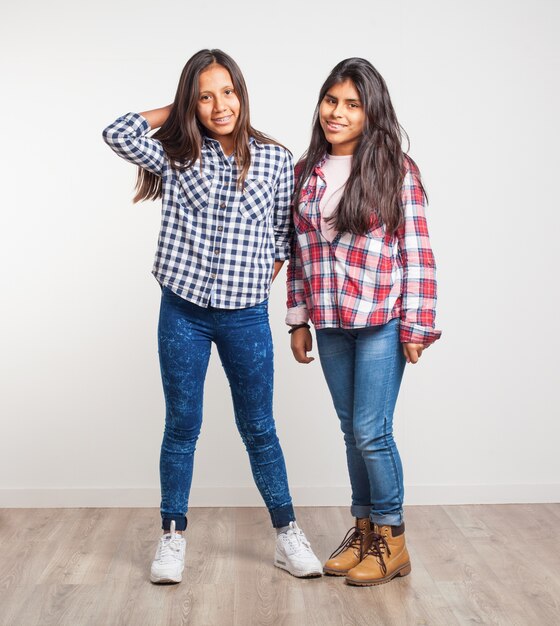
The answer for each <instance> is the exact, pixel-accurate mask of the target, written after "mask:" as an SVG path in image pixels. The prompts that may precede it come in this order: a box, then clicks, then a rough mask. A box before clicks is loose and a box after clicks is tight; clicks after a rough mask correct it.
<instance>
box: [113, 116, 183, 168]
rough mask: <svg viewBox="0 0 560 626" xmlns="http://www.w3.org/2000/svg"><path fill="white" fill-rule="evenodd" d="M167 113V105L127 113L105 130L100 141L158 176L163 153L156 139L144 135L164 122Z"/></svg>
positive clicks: (164, 157) (163, 162)
mask: <svg viewBox="0 0 560 626" xmlns="http://www.w3.org/2000/svg"><path fill="white" fill-rule="evenodd" d="M170 110H171V106H168V107H163V108H162V109H154V110H153V111H146V112H144V113H142V114H138V113H127V114H126V115H123V116H122V117H119V118H118V119H117V120H115V121H114V122H113V123H112V124H110V125H109V126H107V128H105V130H104V131H103V139H104V140H105V143H106V144H107V145H108V146H109V147H110V148H111V149H112V150H113V151H114V152H115V153H116V154H118V155H119V156H120V157H121V158H123V159H125V160H126V161H128V162H130V163H134V164H135V165H138V166H140V167H142V168H144V169H146V170H148V171H150V172H152V173H153V174H156V175H157V176H161V175H162V174H163V167H164V165H165V162H166V160H167V157H166V155H165V151H164V150H163V147H162V145H161V143H160V142H159V141H158V140H157V139H153V138H151V137H148V136H147V135H148V133H149V132H150V130H152V129H153V128H156V127H157V126H161V124H163V123H164V122H165V120H166V119H167V117H168V116H169V111H170Z"/></svg>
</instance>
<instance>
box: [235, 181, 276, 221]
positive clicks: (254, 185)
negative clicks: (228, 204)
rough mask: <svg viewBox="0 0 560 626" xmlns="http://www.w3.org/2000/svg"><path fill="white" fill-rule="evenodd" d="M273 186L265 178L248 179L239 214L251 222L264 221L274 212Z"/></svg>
mask: <svg viewBox="0 0 560 626" xmlns="http://www.w3.org/2000/svg"><path fill="white" fill-rule="evenodd" d="M273 205H274V193H273V190H272V185H271V184H270V183H268V182H267V181H266V180H265V179H264V178H247V180H246V181H245V188H244V189H243V195H242V196H241V201H240V203H239V212H240V213H241V215H242V216H243V217H245V218H247V219H250V220H257V221H259V222H260V221H262V220H263V219H264V218H265V217H266V216H267V215H268V214H269V213H270V211H271V210H272V207H273Z"/></svg>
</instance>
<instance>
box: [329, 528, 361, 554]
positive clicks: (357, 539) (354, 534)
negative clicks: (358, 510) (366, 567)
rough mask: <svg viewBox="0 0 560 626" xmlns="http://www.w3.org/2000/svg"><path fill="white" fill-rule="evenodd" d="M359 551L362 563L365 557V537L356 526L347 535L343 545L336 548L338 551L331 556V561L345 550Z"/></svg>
mask: <svg viewBox="0 0 560 626" xmlns="http://www.w3.org/2000/svg"><path fill="white" fill-rule="evenodd" d="M349 549H353V550H358V551H359V553H360V561H361V560H362V557H363V550H364V536H363V533H361V532H360V530H359V529H358V528H356V526H352V528H350V529H349V530H348V532H347V533H346V536H345V537H344V539H343V540H342V543H341V544H340V545H339V546H338V548H336V550H335V551H334V552H333V553H332V554H331V555H330V557H329V559H334V557H335V556H338V555H339V554H341V553H342V552H344V550H349Z"/></svg>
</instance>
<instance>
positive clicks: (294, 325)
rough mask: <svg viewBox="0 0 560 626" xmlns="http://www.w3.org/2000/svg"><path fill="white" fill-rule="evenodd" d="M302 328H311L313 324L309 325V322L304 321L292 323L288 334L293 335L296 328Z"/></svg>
mask: <svg viewBox="0 0 560 626" xmlns="http://www.w3.org/2000/svg"><path fill="white" fill-rule="evenodd" d="M300 328H307V329H309V328H311V326H309V324H307V322H303V323H302V324H290V330H289V331H288V335H291V334H292V333H293V332H295V331H296V330H299V329H300Z"/></svg>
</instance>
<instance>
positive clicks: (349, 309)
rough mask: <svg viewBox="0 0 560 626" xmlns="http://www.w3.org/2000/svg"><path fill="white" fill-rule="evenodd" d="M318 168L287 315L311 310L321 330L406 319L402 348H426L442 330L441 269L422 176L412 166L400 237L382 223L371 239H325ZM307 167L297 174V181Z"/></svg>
mask: <svg viewBox="0 0 560 626" xmlns="http://www.w3.org/2000/svg"><path fill="white" fill-rule="evenodd" d="M323 163H324V159H323V160H321V161H320V162H319V163H318V164H317V165H316V167H315V169H314V172H313V173H312V175H311V176H310V177H309V180H307V181H306V182H305V184H304V186H303V188H302V190H301V194H300V197H299V205H298V206H297V207H294V210H293V217H294V227H295V234H294V237H293V241H292V254H291V258H290V265H289V267H288V279H287V280H288V301H287V305H288V308H292V307H299V306H301V307H306V308H307V311H308V313H309V318H310V319H311V321H312V322H313V324H314V325H315V328H318V329H320V328H364V327H367V326H376V325H379V324H385V323H387V322H388V321H390V320H391V319H394V318H400V320H401V325H400V339H401V342H403V343H404V342H413V343H421V344H424V345H425V346H427V345H429V344H431V343H433V342H434V341H436V339H439V337H440V335H441V331H439V330H435V328H434V321H435V305H436V278H435V270H436V264H435V261H434V255H433V253H432V249H431V247H430V240H429V236H428V226H427V223H426V217H425V214H424V205H425V198H424V193H423V191H422V186H421V183H420V173H419V171H418V168H417V167H416V165H415V163H414V162H413V161H412V159H409V158H405V168H406V173H405V178H404V181H403V187H402V202H403V207H404V220H403V224H402V225H401V226H400V227H399V229H398V231H397V232H396V233H395V235H394V236H391V235H388V234H387V233H386V232H385V228H384V227H383V226H380V225H379V224H377V223H374V224H372V228H371V229H370V231H369V232H368V233H367V234H366V235H353V234H351V233H342V234H341V233H339V234H338V235H337V236H336V237H335V239H334V240H333V241H332V242H330V243H329V242H328V241H327V240H326V239H325V238H324V237H323V235H322V234H321V214H320V211H319V202H320V200H321V198H322V196H323V194H324V193H325V189H326V183H325V179H324V174H323V172H322V171H321V166H322V165H323ZM300 174H301V167H300V166H299V165H298V167H296V180H297V178H298V175H300Z"/></svg>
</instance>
